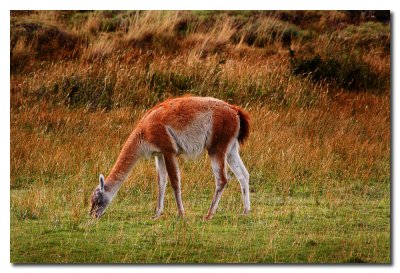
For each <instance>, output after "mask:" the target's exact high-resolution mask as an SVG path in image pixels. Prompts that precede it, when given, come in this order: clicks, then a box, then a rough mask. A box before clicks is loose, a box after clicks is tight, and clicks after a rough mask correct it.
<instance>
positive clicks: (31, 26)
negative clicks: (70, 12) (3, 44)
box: [10, 19, 79, 59]
mask: <svg viewBox="0 0 400 273" xmlns="http://www.w3.org/2000/svg"><path fill="white" fill-rule="evenodd" d="M19 40H23V41H25V43H26V45H29V47H30V49H32V50H33V53H34V55H35V56H34V57H37V58H39V59H60V58H65V57H66V56H70V55H72V54H73V53H74V50H75V49H76V46H77V43H78V41H79V38H78V36H77V35H75V34H73V33H71V32H68V31H65V30H62V29H60V28H59V27H57V26H53V25H50V24H45V23H42V22H36V21H28V20H23V19H21V20H20V19H12V20H11V39H10V48H11V55H12V54H13V51H14V49H15V47H16V45H17V44H18V41H19Z"/></svg>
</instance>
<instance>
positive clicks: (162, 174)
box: [153, 155, 167, 219]
mask: <svg viewBox="0 0 400 273" xmlns="http://www.w3.org/2000/svg"><path fill="white" fill-rule="evenodd" d="M156 168H157V180H158V201H157V209H156V214H155V215H154V217H153V219H158V218H160V217H161V215H162V214H163V211H164V196H165V188H166V186H167V167H166V166H165V161H164V156H163V155H157V156H156Z"/></svg>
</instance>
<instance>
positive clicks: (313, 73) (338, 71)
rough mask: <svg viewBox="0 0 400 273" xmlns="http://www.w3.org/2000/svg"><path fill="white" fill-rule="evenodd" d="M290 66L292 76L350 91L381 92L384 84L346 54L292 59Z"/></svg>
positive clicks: (358, 59)
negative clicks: (308, 78)
mask: <svg viewBox="0 0 400 273" xmlns="http://www.w3.org/2000/svg"><path fill="white" fill-rule="evenodd" d="M291 66H292V72H293V74H294V75H300V76H306V77H310V78H311V79H312V80H313V81H315V82H327V83H330V84H334V85H337V86H339V87H341V88H344V89H347V90H350V91H353V90H357V91H367V90H379V91H382V89H383V88H382V87H383V86H384V83H385V79H384V78H383V77H382V76H380V75H379V74H377V73H375V72H374V71H373V70H372V69H371V67H370V66H369V65H368V64H366V63H365V62H363V61H362V60H361V59H360V58H358V57H355V56H351V55H346V54H343V55H337V56H329V57H321V56H319V55H314V56H310V57H305V58H294V59H293V60H292V62H291Z"/></svg>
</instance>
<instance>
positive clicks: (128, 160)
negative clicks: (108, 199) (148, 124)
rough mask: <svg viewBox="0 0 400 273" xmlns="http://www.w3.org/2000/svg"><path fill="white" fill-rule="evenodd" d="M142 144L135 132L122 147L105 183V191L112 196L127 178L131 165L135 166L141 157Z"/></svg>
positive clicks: (140, 138) (140, 135) (139, 134)
mask: <svg viewBox="0 0 400 273" xmlns="http://www.w3.org/2000/svg"><path fill="white" fill-rule="evenodd" d="M142 142H143V141H142V134H141V133H140V132H138V131H136V130H135V131H133V132H132V133H131V135H130V136H129V137H128V139H127V140H126V142H125V144H124V146H123V147H122V150H121V152H120V154H119V156H118V158H117V161H116V162H115V164H114V166H113V168H112V169H111V172H110V174H109V175H108V176H107V178H106V181H105V188H106V191H109V192H110V193H111V194H112V196H114V195H115V194H116V193H117V191H118V190H119V188H120V187H121V185H122V183H123V182H124V181H125V179H126V178H127V177H128V175H129V173H130V171H131V169H132V167H133V165H135V163H136V161H137V160H138V159H139V158H140V157H141V156H142V155H141V144H142Z"/></svg>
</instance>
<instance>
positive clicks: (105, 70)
mask: <svg viewBox="0 0 400 273" xmlns="http://www.w3.org/2000/svg"><path fill="white" fill-rule="evenodd" d="M369 14H370V13H368V12H365V13H360V16H359V17H358V19H357V20H358V21H356V19H354V18H353V17H352V16H351V14H350V13H348V12H336V11H329V12H319V11H309V12H302V11H296V12H294V11H293V12H290V11H277V12H256V11H254V12H246V11H243V12H240V11H237V12H198V11H196V12H190V11H179V12H174V11H140V12H136V11H130V12H123V11H96V12H72V11H71V12H70V11H65V12H48V11H35V12H28V13H25V12H21V13H14V14H12V18H11V20H12V22H11V79H10V80H11V102H10V103H11V128H10V129H11V136H10V142H11V155H10V156H11V165H10V168H11V179H10V190H11V207H10V209H11V261H12V262H18V263H19V262H29V263H35V262H39V263H40V262H64V263H65V262H140V263H145V262H152V263H154V262H156V263H159V262H172V263H174V262H202V263H204V262H250V263H254V262H267V263H272V262H286V263H291V262H311V263H327V262H328V263H337V262H350V263H354V262H369V263H388V262H390V107H389V104H390V91H389V90H390V89H389V87H390V25H388V24H387V23H386V22H385V20H386V19H385V18H386V17H385V16H381V17H379V18H383V19H382V21H383V22H380V21H379V20H377V18H378V17H369V16H370V15H369ZM374 18H375V19H374ZM364 28H365V29H369V28H371V32H368V31H367V32H365V33H370V34H371V36H370V37H366V36H362V37H360V36H359V31H358V30H360V29H361V30H363V29H364ZM357 29H358V30H357ZM372 29H373V30H372ZM374 33H375V34H377V35H378V34H379V35H378V36H375V34H374ZM50 34H52V35H50ZM387 38H388V39H389V40H385V39H387ZM62 39H68V41H70V42H71V43H68V44H67V45H66V46H63V44H62V43H60V41H63V40H62ZM49 41H50V42H49ZM388 41H389V42H388ZM43 48H46V50H47V51H43V50H42V49H43ZM366 49H368V52H369V53H370V54H361V52H363V50H366ZM318 58H319V59H318ZM313 60H314V61H313ZM315 60H319V61H315ZM357 67H358V68H360V69H357ZM354 71H356V73H355V72H354ZM356 83H357V84H356ZM184 94H192V95H199V96H213V97H217V98H220V99H224V100H226V101H228V102H230V103H235V104H239V105H241V106H242V107H245V108H246V109H247V110H248V111H249V113H250V115H251V116H252V124H253V127H252V128H253V129H252V132H251V135H250V138H249V141H248V143H246V144H245V145H244V146H243V147H242V149H241V154H242V158H243V161H244V162H245V165H246V166H247V167H248V169H249V172H250V177H251V179H250V189H251V200H252V209H253V210H252V213H251V215H250V216H249V217H240V216H239V212H240V210H241V207H242V205H241V197H240V189H239V185H238V183H237V182H236V181H235V179H234V178H232V179H231V181H230V182H229V184H228V187H227V189H226V191H225V192H224V194H223V197H222V200H221V204H220V208H219V211H218V213H217V215H216V217H215V219H213V220H212V221H211V222H209V223H204V222H202V221H201V219H202V215H203V214H204V213H205V212H206V210H207V208H208V206H209V202H210V201H211V196H212V192H213V188H214V182H213V177H212V171H211V167H210V166H209V165H210V164H209V160H208V158H207V156H206V155H203V156H202V157H200V158H199V159H198V160H197V161H195V162H192V161H184V160H180V161H179V162H180V168H181V171H182V187H183V189H182V191H183V199H184V205H185V207H186V211H187V216H186V218H185V219H183V220H181V219H177V218H175V214H176V208H175V202H174V200H173V194H172V192H171V191H170V190H168V192H167V198H166V199H167V200H166V215H165V217H164V218H163V219H161V220H159V221H151V220H150V217H151V216H152V213H153V211H154V208H155V206H156V195H157V185H156V179H155V168H154V163H153V162H152V161H150V160H144V161H140V162H139V163H138V164H137V165H136V166H135V168H134V170H133V172H132V174H131V175H130V176H129V178H128V180H127V181H126V182H125V184H124V186H123V187H122V188H121V190H120V192H119V193H118V195H117V197H116V198H115V200H114V201H113V204H112V205H111V206H110V208H109V210H108V211H107V214H106V215H105V216H104V218H102V219H101V220H100V221H99V222H93V221H91V220H90V219H89V218H88V206H89V196H90V193H91V191H92V190H93V188H94V187H95V186H96V184H97V177H98V174H99V173H105V174H106V173H107V172H108V171H109V170H110V169H111V167H112V165H113V163H114V160H115V159H116V157H117V155H118V153H119V151H120V149H121V146H122V145H123V143H124V141H125V140H126V138H127V136H128V135H129V133H130V132H131V131H132V129H133V128H134V126H135V124H136V123H137V122H138V120H139V119H140V117H141V116H143V114H144V113H145V111H146V109H148V108H149V107H151V106H153V105H155V104H156V103H158V102H160V101H163V100H164V99H166V98H168V97H175V96H180V95H184Z"/></svg>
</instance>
